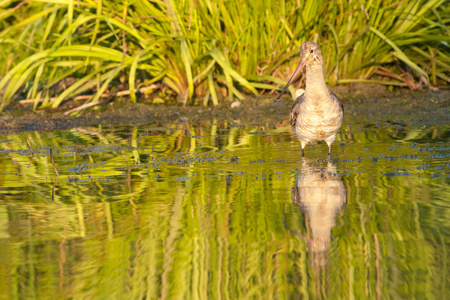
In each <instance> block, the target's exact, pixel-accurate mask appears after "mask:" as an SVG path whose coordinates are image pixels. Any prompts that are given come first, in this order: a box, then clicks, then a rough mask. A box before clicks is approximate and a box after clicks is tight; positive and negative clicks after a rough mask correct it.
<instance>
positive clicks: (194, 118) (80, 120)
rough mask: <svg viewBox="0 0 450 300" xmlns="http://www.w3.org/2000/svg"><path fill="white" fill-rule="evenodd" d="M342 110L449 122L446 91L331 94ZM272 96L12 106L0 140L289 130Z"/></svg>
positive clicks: (0, 122) (282, 105)
mask: <svg viewBox="0 0 450 300" xmlns="http://www.w3.org/2000/svg"><path fill="white" fill-rule="evenodd" d="M332 89H333V90H334V91H335V93H336V94H337V95H338V96H339V97H340V98H341V100H342V102H343V103H344V107H345V118H346V119H347V120H352V121H354V122H358V121H365V122H367V121H369V122H378V121H392V122H403V123H405V122H406V123H409V124H410V123H414V124H421V123H423V124H425V125H430V124H448V121H449V118H450V109H449V107H450V91H448V90H440V91H427V92H409V91H398V92H388V91H384V90H381V91H380V90H373V91H372V90H370V89H366V90H362V91H364V93H358V94H356V93H355V92H354V91H352V90H349V89H347V90H340V88H339V87H335V88H332ZM275 98H276V97H275V96H270V97H267V96H264V97H260V98H253V99H249V100H248V101H242V103H241V105H240V107H237V108H231V107H230V103H226V104H223V105H221V106H219V107H203V106H187V107H183V106H182V105H172V106H166V105H155V104H150V103H137V104H132V103H129V101H128V100H120V101H113V102H112V103H110V104H107V105H105V106H103V107H101V108H99V109H98V110H90V111H87V112H86V113H84V114H83V115H81V116H79V117H67V116H64V115H62V113H48V112H32V108H31V107H24V106H19V105H17V106H15V107H12V108H11V109H9V110H7V111H5V112H3V113H1V115H0V134H1V135H6V134H9V133H11V132H18V131H36V130H37V131H48V130H63V129H70V128H74V127H83V126H93V125H99V124H103V125H108V124H111V125H117V124H133V125H143V124H149V123H155V122H158V123H166V122H186V121H190V122H194V123H195V122H198V121H208V120H211V121H212V120H216V121H219V122H220V121H232V122H235V123H239V122H243V123H246V124H252V123H253V124H254V123H275V124H277V123H278V124H282V123H285V122H286V124H287V122H288V118H289V112H290V107H291V105H292V99H291V98H290V97H287V96H286V97H285V98H283V100H282V101H281V102H275Z"/></svg>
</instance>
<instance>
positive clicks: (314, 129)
mask: <svg viewBox="0 0 450 300" xmlns="http://www.w3.org/2000/svg"><path fill="white" fill-rule="evenodd" d="M300 58H301V59H300V63H299V65H298V67H297V69H296V70H295V72H294V74H293V75H292V77H291V79H290V80H289V81H288V83H287V84H286V86H285V87H284V89H283V90H282V91H281V93H280V95H279V96H278V98H277V101H280V98H281V95H283V93H284V92H285V91H286V89H287V88H288V87H289V85H290V84H291V83H292V81H293V80H294V79H295V77H297V75H298V74H299V73H300V72H301V71H302V69H303V68H304V67H306V88H305V92H304V93H303V94H302V95H300V96H299V97H298V98H297V99H296V100H295V102H294V104H293V105H292V109H291V113H290V117H289V121H290V124H291V126H292V127H293V128H294V131H295V134H296V135H297V136H298V137H299V139H300V143H301V146H302V157H304V156H305V151H304V150H305V146H306V145H307V144H308V143H314V142H319V141H325V142H326V143H327V144H328V156H331V144H332V143H333V142H334V141H335V139H336V133H337V132H338V130H339V128H340V127H341V125H342V120H343V118H344V106H343V104H342V102H341V101H340V100H339V98H338V97H337V96H336V95H335V94H334V93H333V92H331V91H330V89H329V88H328V87H327V85H326V83H325V78H324V77H323V57H322V51H321V50H320V47H319V45H318V44H316V43H314V42H311V41H308V42H305V43H303V44H302V45H301V47H300Z"/></svg>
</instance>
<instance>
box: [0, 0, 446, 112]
mask: <svg viewBox="0 0 450 300" xmlns="http://www.w3.org/2000/svg"><path fill="white" fill-rule="evenodd" d="M0 6H1V7H2V8H1V11H0V21H1V23H0V24H1V25H0V26H1V27H0V28H1V32H0V44H1V47H2V51H1V53H0V60H1V61H2V64H1V67H0V68H1V73H2V74H4V75H3V76H2V78H1V80H0V91H1V93H2V94H3V95H2V101H1V106H0V107H1V109H3V108H4V107H5V106H7V105H8V104H9V103H11V101H13V100H17V99H24V98H27V99H35V108H47V107H53V108H55V107H58V106H59V105H60V104H61V103H62V102H63V101H64V100H66V99H71V98H74V97H76V96H77V95H80V94H92V95H93V97H91V98H89V99H88V100H86V101H87V102H90V101H96V100H98V99H99V98H100V96H101V95H102V94H105V93H108V92H114V86H115V85H112V84H111V83H113V82H116V81H118V82H120V83H121V85H120V87H118V88H117V89H126V90H129V94H130V99H131V100H132V101H137V96H138V95H139V93H138V91H144V90H143V89H142V90H140V88H142V87H149V86H150V87H152V88H151V89H148V90H146V91H145V92H146V93H152V92H153V93H156V94H157V95H158V96H159V97H160V98H162V99H169V98H170V97H175V96H176V97H178V98H179V99H180V100H182V101H183V102H185V103H188V102H192V99H193V98H195V97H196V98H200V97H201V98H202V99H203V103H205V104H207V103H209V102H212V103H213V104H214V105H217V104H218V103H219V101H220V99H221V98H220V96H225V98H227V99H235V98H237V99H243V98H244V96H245V95H251V94H253V95H257V94H259V93H264V92H268V91H272V90H277V89H280V87H281V86H282V85H284V84H285V81H286V80H287V79H288V77H289V76H290V75H291V74H292V71H293V68H294V67H296V65H297V63H298V61H299V57H298V56H299V47H300V45H301V44H302V43H303V42H304V41H307V40H314V41H316V42H318V43H319V44H320V46H321V47H322V51H323V53H324V56H325V59H324V61H325V66H324V70H325V74H326V77H327V80H328V82H329V84H336V83H348V82H352V81H363V82H364V81H371V82H378V83H382V84H388V85H392V86H409V87H410V88H413V89H416V88H420V87H425V86H429V85H438V84H444V83H448V82H450V59H449V58H448V57H449V55H448V54H449V47H448V44H447V41H448V36H449V33H450V30H449V28H448V24H449V19H448V17H447V16H448V15H449V13H450V9H449V7H448V5H446V4H445V1H444V0H432V1H423V0H415V1H399V0H390V1H370V0H369V1H359V0H350V1H349V2H348V3H344V2H343V1H296V2H294V1H276V0H275V1H245V0H239V1H222V0H215V1H211V0H198V1H172V0H164V1H120V2H117V1H103V0H98V1H92V0H79V1H71V0H58V1H56V0H53V1H52V0H39V1H30V2H20V3H19V4H18V3H17V2H15V1H3V2H1V3H0ZM67 77H74V78H76V79H77V81H76V83H75V84H73V85H71V86H68V87H65V88H64V89H63V91H62V92H61V91H58V89H57V88H56V86H57V85H58V83H60V82H61V80H62V79H63V78H67ZM154 83H161V84H158V85H153V84H154ZM219 91H221V92H219ZM291 92H293V89H291Z"/></svg>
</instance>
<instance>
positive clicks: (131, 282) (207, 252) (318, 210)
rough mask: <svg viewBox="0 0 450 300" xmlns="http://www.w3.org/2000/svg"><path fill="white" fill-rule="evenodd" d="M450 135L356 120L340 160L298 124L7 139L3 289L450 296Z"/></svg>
mask: <svg viewBox="0 0 450 300" xmlns="http://www.w3.org/2000/svg"><path fill="white" fill-rule="evenodd" d="M449 137H450V134H449V127H448V126H447V125H445V124H439V123H437V122H434V123H433V124H416V125H406V124H402V123H401V122H386V121H377V122H366V121H355V120H350V119H348V120H346V122H345V125H343V127H342V128H341V131H340V132H339V133H338V138H337V141H336V142H335V143H334V144H333V147H332V151H333V155H332V159H331V160H328V159H327V156H326V153H327V146H326V144H325V143H320V144H315V145H313V146H308V147H307V148H306V149H305V154H306V157H305V158H304V159H302V157H301V156H300V153H301V152H300V151H301V148H300V143H299V142H298V140H297V138H296V137H295V135H294V134H293V132H292V130H291V129H290V128H289V126H288V125H287V123H286V122H273V123H267V124H245V123H243V122H229V123H227V122H221V123H219V122H215V121H204V122H196V123H192V122H185V120H184V119H182V120H180V121H179V122H175V123H149V124H147V125H143V126H139V127H136V126H107V125H106V126H95V127H87V128H75V129H72V130H67V131H53V132H24V133H20V134H14V135H4V136H2V137H1V138H0V166H1V169H0V170H1V171H0V194H1V196H0V197H1V198H0V245H1V247H0V268H1V272H0V294H1V295H2V297H4V298H12V299H14V298H16V299H18V298H20V299H23V298H49V297H51V298H53V297H57V298H71V297H73V298H82V299H98V298H100V299H101V298H108V299H120V298H128V299H141V298H146V299H157V298H163V299H166V298H172V299H219V298H223V299H246V298H259V299H268V298H283V299H284V298H295V299H296V298H300V299H303V298H308V297H309V298H312V299H339V298H345V299H365V298H370V299H389V298H404V299H411V298H416V299H445V298H447V297H448V292H449V290H448V283H449V279H448V278H450V274H449V262H448V257H449V256H448V254H449V251H448V249H449V236H450V221H449V216H450V188H449V181H450V169H449V167H450V166H449V156H450V151H449V150H450V143H449ZM28 143H29V144H30V146H31V149H32V150H31V149H30V147H29V145H28ZM50 149H51V150H52V153H53V158H54V162H55V166H56V168H57V170H58V172H59V176H58V177H56V176H55V171H54V169H53V166H52V162H51V158H50ZM32 151H33V152H32Z"/></svg>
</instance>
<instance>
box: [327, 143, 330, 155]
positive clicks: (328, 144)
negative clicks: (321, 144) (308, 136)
mask: <svg viewBox="0 0 450 300" xmlns="http://www.w3.org/2000/svg"><path fill="white" fill-rule="evenodd" d="M327 144H328V157H331V143H327Z"/></svg>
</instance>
